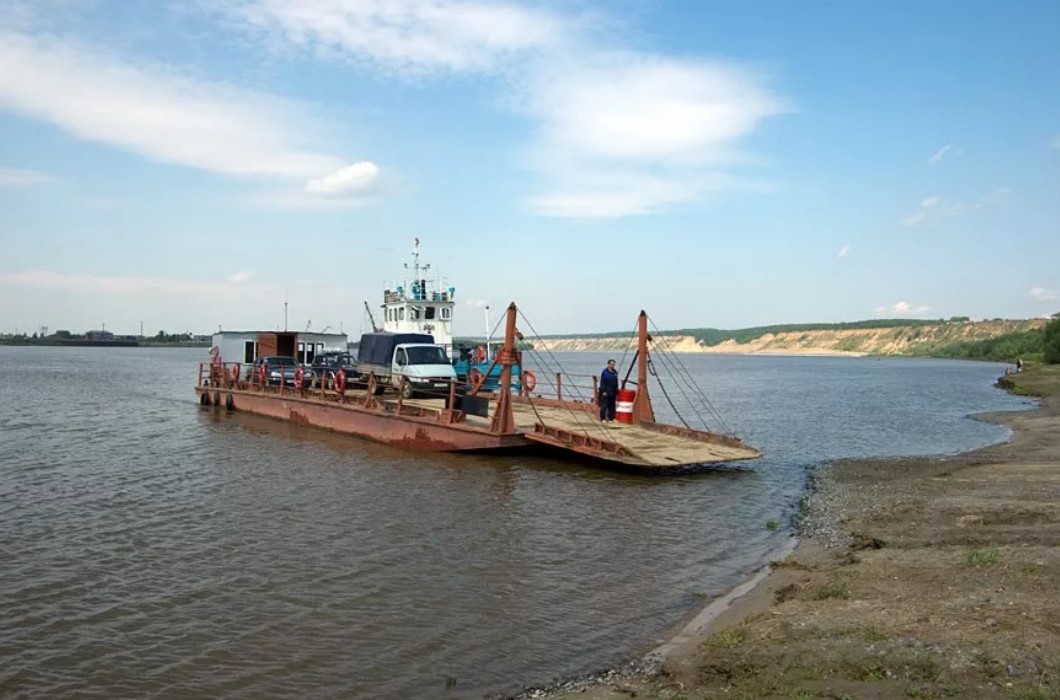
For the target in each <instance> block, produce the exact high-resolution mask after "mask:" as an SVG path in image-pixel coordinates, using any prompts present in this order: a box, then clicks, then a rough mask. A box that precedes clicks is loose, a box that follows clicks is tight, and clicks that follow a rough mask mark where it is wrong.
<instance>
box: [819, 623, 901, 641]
mask: <svg viewBox="0 0 1060 700" xmlns="http://www.w3.org/2000/svg"><path fill="white" fill-rule="evenodd" d="M833 634H834V635H835V636H837V637H856V638H857V639H862V640H864V641H866V642H884V641H887V640H888V639H890V637H888V636H887V635H885V634H884V633H883V632H880V631H879V630H878V629H876V628H875V627H870V626H868V625H864V626H855V627H843V628H842V629H838V630H836V631H835V632H834V633H833Z"/></svg>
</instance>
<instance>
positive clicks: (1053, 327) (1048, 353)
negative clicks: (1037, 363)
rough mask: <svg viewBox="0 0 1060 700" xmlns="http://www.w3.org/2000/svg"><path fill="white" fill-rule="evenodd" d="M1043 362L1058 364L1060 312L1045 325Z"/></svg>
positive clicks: (1059, 361)
mask: <svg viewBox="0 0 1060 700" xmlns="http://www.w3.org/2000/svg"><path fill="white" fill-rule="evenodd" d="M1044 359H1045V363H1046V364H1049V365H1055V364H1060V314H1057V315H1056V316H1054V317H1053V320H1052V321H1049V323H1048V324H1047V325H1046V326H1045V358H1044Z"/></svg>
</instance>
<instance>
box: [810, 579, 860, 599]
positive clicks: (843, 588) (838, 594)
mask: <svg viewBox="0 0 1060 700" xmlns="http://www.w3.org/2000/svg"><path fill="white" fill-rule="evenodd" d="M804 597H805V598H806V599H807V600H829V599H831V598H839V599H842V600H846V599H847V598H849V597H850V589H849V588H848V587H847V582H846V581H828V582H826V583H822V584H821V585H819V586H814V587H813V588H811V589H809V590H808V591H806V594H805V596H804Z"/></svg>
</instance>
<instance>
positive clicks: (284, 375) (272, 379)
mask: <svg viewBox="0 0 1060 700" xmlns="http://www.w3.org/2000/svg"><path fill="white" fill-rule="evenodd" d="M262 366H264V367H265V381H266V382H267V383H269V384H275V385H277V386H278V385H279V384H280V383H281V382H282V383H283V384H286V385H287V386H294V373H295V370H297V369H298V367H299V365H298V362H297V361H296V360H295V359H294V358H293V357H288V356H287V355H265V356H264V357H259V358H258V359H256V360H254V366H253V367H252V368H251V370H250V371H251V374H250V378H252V379H257V378H258V377H259V376H260V375H259V372H261V367H262ZM309 378H310V376H309V372H306V380H308V379H309Z"/></svg>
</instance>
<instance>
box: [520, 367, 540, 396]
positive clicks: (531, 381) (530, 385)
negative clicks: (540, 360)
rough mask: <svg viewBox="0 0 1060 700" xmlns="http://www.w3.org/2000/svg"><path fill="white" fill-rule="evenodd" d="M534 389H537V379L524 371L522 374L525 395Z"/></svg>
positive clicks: (529, 372)
mask: <svg viewBox="0 0 1060 700" xmlns="http://www.w3.org/2000/svg"><path fill="white" fill-rule="evenodd" d="M536 388H537V377H536V376H534V373H533V372H531V371H530V370H525V371H524V372H523V389H525V390H526V393H528V394H529V393H530V392H531V391H533V390H534V389H536Z"/></svg>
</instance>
